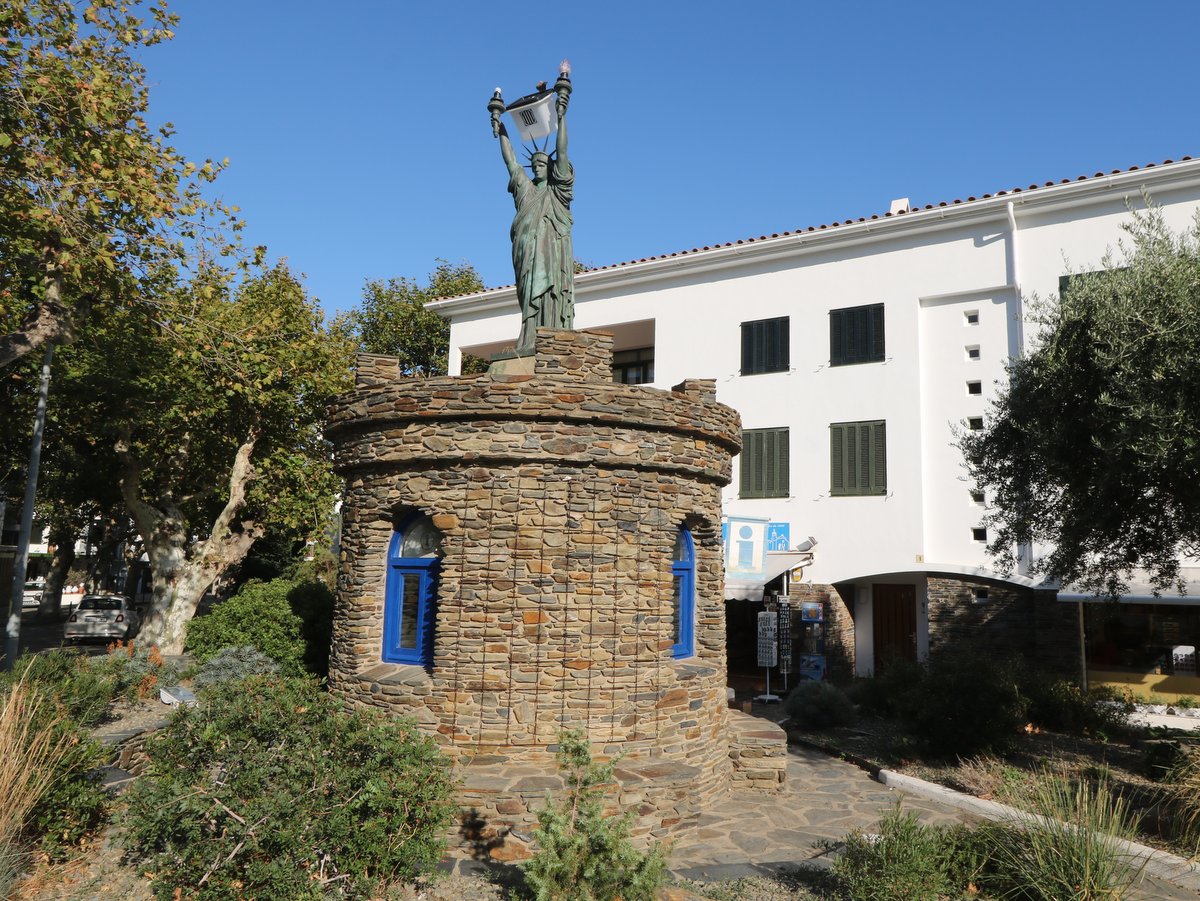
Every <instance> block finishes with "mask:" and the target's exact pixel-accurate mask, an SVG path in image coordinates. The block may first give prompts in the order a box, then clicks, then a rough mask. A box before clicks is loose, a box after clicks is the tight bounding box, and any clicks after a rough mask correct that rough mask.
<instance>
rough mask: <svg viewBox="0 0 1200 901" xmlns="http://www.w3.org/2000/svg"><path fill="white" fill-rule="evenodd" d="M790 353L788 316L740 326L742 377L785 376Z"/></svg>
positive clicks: (760, 320) (745, 323)
mask: <svg viewBox="0 0 1200 901" xmlns="http://www.w3.org/2000/svg"><path fill="white" fill-rule="evenodd" d="M789 353H790V350H789V339H788V317H787V316H780V317H778V318H776V319H759V320H758V321H756V322H743V323H742V375H758V374H759V373H763V372H786V371H787V369H788V366H789V365H790V364H789Z"/></svg>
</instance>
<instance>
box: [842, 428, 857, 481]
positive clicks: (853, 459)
mask: <svg viewBox="0 0 1200 901" xmlns="http://www.w3.org/2000/svg"><path fill="white" fill-rule="evenodd" d="M845 461H846V463H845V466H844V467H843V469H842V471H843V472H844V473H845V478H846V493H847V494H858V429H857V428H855V427H854V424H853V423H851V424H849V425H848V426H847V427H846V456H845Z"/></svg>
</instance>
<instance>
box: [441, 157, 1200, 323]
mask: <svg viewBox="0 0 1200 901" xmlns="http://www.w3.org/2000/svg"><path fill="white" fill-rule="evenodd" d="M1191 159H1192V158H1191V157H1190V156H1183V157H1180V158H1179V160H1178V162H1180V163H1183V162H1187V161H1189V160H1191ZM1175 162H1176V160H1163V161H1162V162H1161V163H1147V164H1146V165H1145V166H1140V167H1139V166H1130V167H1128V168H1127V169H1113V170H1112V172H1097V173H1095V174H1094V175H1079V176H1076V177H1075V178H1064V179H1061V180H1060V181H1048V182H1046V183H1045V184H1041V185H1038V184H1032V185H1030V186H1029V187H1027V188H1020V187H1017V188H1010V189H1008V190H1007V191H996V192H995V193H994V194H983V195H982V196H980V197H975V196H974V195H972V196H971V197H968V198H966V200H962V199H955V200H948V201H947V200H942V201H939V202H938V203H927V204H925V205H924V206H914V207H912V208H911V209H909V210H900V211H898V212H895V213H876V214H873V215H871V216H859V217H858V218H857V219H846V220H845V221H843V222H830V223H827V224H825V225H810V226H808V227H807V228H797V229H795V230H793V231H786V232H773V233H771V234H769V235H759V236H758V237H757V238H741V239H739V240H737V241H728V242H726V243H724V244H705V245H704V246H703V247H693V248H692V249H691V250H677V251H674V252H673V253H663V254H659V255H657V256H649V257H642V258H640V259H637V260H625V261H623V262H620V263H609V264H608V265H607V266H595V267H592V268H590V269H585V270H584V272H603V271H605V270H607V269H619V268H620V267H622V266H632V265H636V264H638V263H650V262H653V261H655V260H669V259H671V258H673V257H683V256H688V255H689V254H693V253H702V252H703V251H706V250H718V249H720V248H723V247H736V246H737V245H739V244H754V243H756V242H758V241H768V240H770V239H772V238H786V237H788V236H789V235H800V234H805V233H807V232H820V231H826V230H828V229H833V228H839V227H841V226H843V225H854V224H856V223H858V222H870V221H872V220H875V219H894V218H898V217H900V216H904V215H908V214H911V213H919V212H924V211H925V210H935V209H939V208H941V207H950V206H959V205H961V204H964V203H972V202H975V201H979V200H989V199H991V198H993V197H1004V196H1006V195H1008V194H1023V193H1027V192H1029V191H1036V190H1038V189H1040V188H1052V187H1054V186H1056V185H1069V184H1072V183H1073V182H1079V181H1088V180H1089V179H1092V178H1104V177H1105V176H1108V175H1121V174H1123V173H1126V172H1137V171H1138V170H1139V169H1153V168H1155V167H1156V166H1170V165H1172V164H1173V163H1175ZM511 287H512V285H501V286H498V287H495V288H488V289H487V290H485V291H482V292H477V293H482V294H490V293H492V292H493V291H503V290H505V289H506V288H511ZM456 296H459V297H466V296H468V295H465V294H462V295H456ZM440 299H442V300H452V299H453V298H440Z"/></svg>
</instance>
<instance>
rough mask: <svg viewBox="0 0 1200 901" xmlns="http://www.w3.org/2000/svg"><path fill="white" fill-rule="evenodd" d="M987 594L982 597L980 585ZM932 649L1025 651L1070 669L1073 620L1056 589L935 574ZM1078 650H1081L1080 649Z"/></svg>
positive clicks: (990, 653)
mask: <svg viewBox="0 0 1200 901" xmlns="http://www.w3.org/2000/svg"><path fill="white" fill-rule="evenodd" d="M977 589H982V590H985V591H987V598H986V599H985V600H979V599H977V598H976V594H975V593H976V590H977ZM928 590H929V594H928V597H929V653H930V656H931V657H936V656H937V655H938V654H940V653H945V652H946V651H948V650H956V651H961V650H968V651H970V652H972V653H978V654H981V655H983V656H985V657H994V658H1001V657H1009V656H1014V655H1019V656H1023V657H1025V658H1026V659H1027V660H1029V661H1030V662H1032V663H1036V664H1037V665H1039V666H1042V667H1044V668H1046V669H1049V670H1058V671H1064V672H1068V671H1071V668H1072V666H1074V665H1075V661H1076V660H1077V656H1076V657H1072V635H1073V633H1072V628H1073V626H1072V620H1071V617H1070V614H1071V610H1070V606H1069V605H1067V604H1059V603H1058V602H1057V601H1056V600H1055V595H1054V592H1053V591H1034V590H1033V589H1031V588H1023V587H1021V586H1017V585H1012V584H1009V583H1004V582H988V581H985V580H981V579H980V580H974V579H962V578H952V577H939V576H932V575H931V576H929V578H928ZM1074 653H1075V654H1076V655H1077V653H1078V652H1077V651H1075V652H1074Z"/></svg>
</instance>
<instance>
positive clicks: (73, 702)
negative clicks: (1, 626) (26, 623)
mask: <svg viewBox="0 0 1200 901" xmlns="http://www.w3.org/2000/svg"><path fill="white" fill-rule="evenodd" d="M43 680H44V681H43ZM32 691H35V692H36V694H34V695H33V696H32V697H31V698H29V700H27V701H25V700H22V699H23V698H25V697H27V696H29V694H30V692H32ZM110 699H111V690H110V684H109V683H108V682H106V681H105V680H103V679H101V678H100V677H98V676H97V675H96V674H94V673H92V672H91V670H90V668H89V667H88V664H87V660H86V658H81V657H79V656H78V655H76V654H71V653H66V652H62V651H52V652H49V653H46V654H39V655H26V656H22V657H21V658H20V659H18V660H17V663H16V665H15V666H14V667H13V671H12V672H10V673H7V674H5V678H4V679H3V680H0V701H2V704H3V713H2V714H0V719H10V720H13V721H12V722H2V723H0V732H3V733H4V734H0V746H2V745H6V744H7V745H8V748H7V750H5V749H4V748H0V751H4V753H3V754H2V755H0V756H3V758H4V759H5V760H9V761H16V765H14V766H13V767H11V769H12V770H14V771H18V772H16V773H14V774H10V775H13V776H15V777H17V778H18V782H17V783H11V784H8V785H7V786H4V785H0V789H3V791H0V807H4V808H5V811H4V812H5V813H18V812H19V813H20V818H21V823H22V826H21V829H20V843H24V844H38V845H40V846H41V848H42V850H43V851H45V852H46V853H47V854H48V855H49V856H50V857H51V858H52V859H60V858H62V857H63V856H65V854H66V851H67V849H68V848H70V847H71V846H73V845H77V844H78V843H79V842H80V840H81V839H83V838H84V837H85V836H87V835H89V834H90V833H92V832H93V831H95V829H96V828H97V827H98V826H99V825H100V823H101V822H103V820H104V818H105V815H106V813H107V802H108V798H107V795H106V794H105V793H104V789H103V788H102V787H101V786H100V783H99V775H98V773H97V772H96V768H97V767H99V766H100V765H101V764H102V763H104V760H105V756H106V755H105V751H104V749H103V747H102V746H101V745H100V743H99V742H97V741H95V740H93V739H92V738H91V737H90V736H89V735H88V734H87V732H86V730H85V729H84V728H83V727H82V726H81V725H80V724H79V722H78V721H77V720H75V719H74V718H73V716H72V714H73V713H74V712H78V713H80V714H81V715H84V716H86V717H87V718H89V720H91V721H92V722H96V721H99V720H100V719H101V718H102V717H103V715H104V712H105V711H107V709H108V703H109V700H110ZM25 745H27V746H28V747H25V749H24V750H21V748H22V747H24V746H25ZM39 773H40V775H39ZM27 777H28V778H35V777H37V778H39V779H40V781H39V782H38V787H37V790H36V792H34V793H33V795H32V797H31V798H28V799H27V803H26V802H24V801H22V800H21V795H22V786H24V787H26V788H27V787H28V785H29V783H28V778H27ZM2 781H3V780H0V782H2ZM2 819H4V817H3V815H0V820H2ZM2 831H4V830H3V829H0V832H2ZM7 831H8V833H9V834H8V835H7V842H5V838H6V836H4V835H0V846H2V845H4V844H8V845H9V847H11V848H13V850H14V853H18V852H19V848H20V843H16V844H14V842H16V839H15V838H14V836H15V834H16V833H15V832H14V831H13V829H8V830H7Z"/></svg>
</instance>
